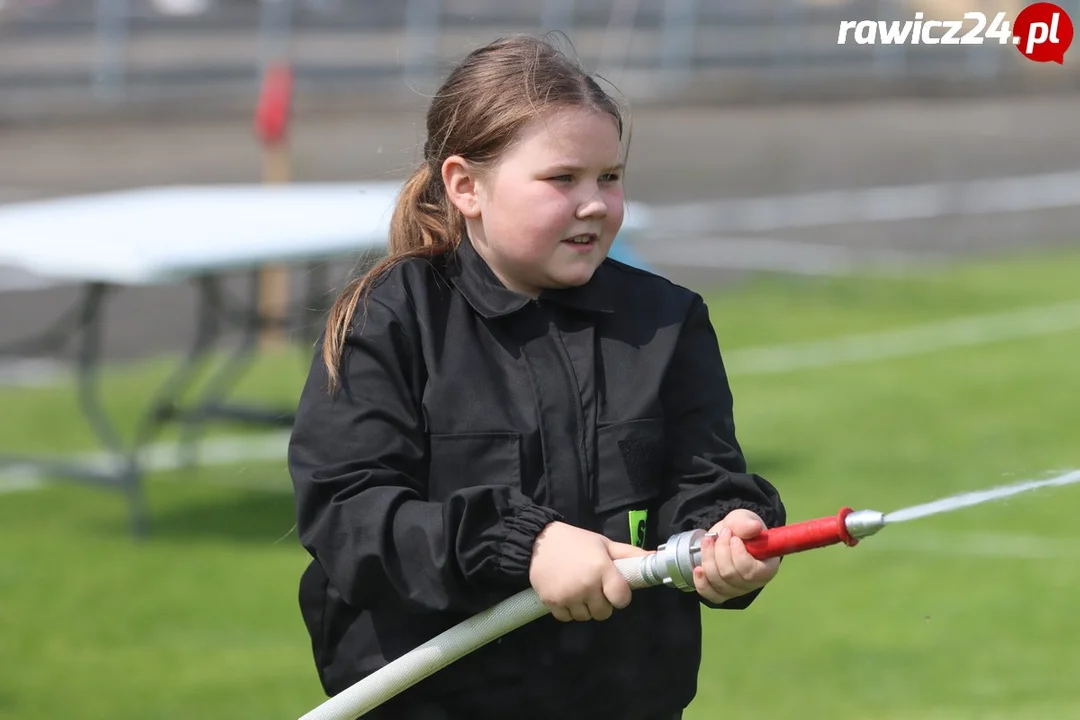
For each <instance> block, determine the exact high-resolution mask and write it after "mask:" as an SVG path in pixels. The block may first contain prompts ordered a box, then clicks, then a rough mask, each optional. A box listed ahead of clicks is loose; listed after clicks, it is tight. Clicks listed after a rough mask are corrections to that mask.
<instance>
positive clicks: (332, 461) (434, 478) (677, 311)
mask: <svg viewBox="0 0 1080 720" xmlns="http://www.w3.org/2000/svg"><path fill="white" fill-rule="evenodd" d="M365 307H366V310H365ZM342 375H343V386H342V388H341V389H340V390H339V391H338V393H337V394H336V396H333V397H332V396H331V395H330V394H329V393H328V391H327V375H326V372H325V370H324V369H323V367H322V361H321V358H320V352H316V353H315V359H314V362H313V364H312V367H311V372H310V376H309V378H308V381H307V385H306V387H305V388H304V390H303V394H302V397H301V399H300V403H299V408H298V413H297V417H296V424H295V426H294V430H293V435H292V440H291V443H290V449H289V466H290V471H291V474H292V478H293V482H294V488H295V492H296V500H297V513H298V515H297V517H298V533H299V537H300V540H301V542H302V544H303V546H304V547H305V548H306V549H307V550H308V551H309V552H310V553H311V555H312V556H313V558H314V560H313V562H312V563H311V564H310V566H309V568H308V569H307V571H306V572H305V573H304V575H303V577H302V578H301V582H300V606H301V611H302V615H303V618H304V621H305V623H306V625H307V627H308V630H309V632H310V633H311V638H312V646H313V651H314V656H315V663H316V666H317V668H318V671H319V676H320V679H321V680H322V683H323V687H324V689H325V691H326V692H327V693H328V694H331V695H333V694H336V693H338V692H340V691H342V690H344V689H345V688H347V687H348V686H350V685H351V684H353V683H354V682H356V681H357V680H359V679H360V678H362V677H364V676H365V675H367V674H369V673H371V672H372V671H374V670H376V669H377V668H379V667H381V666H383V665H385V664H386V663H387V662H389V661H391V660H393V659H395V658H397V657H400V656H401V655H403V654H405V653H406V652H408V651H409V650H411V649H413V648H414V647H416V646H417V645H419V644H421V643H422V642H424V641H426V640H428V639H430V638H431V637H433V636H434V635H436V634H437V633H439V632H441V631H443V630H446V629H448V628H449V627H451V626H452V625H454V624H456V623H458V622H460V621H462V620H464V619H466V618H468V617H470V616H471V615H473V614H475V613H477V612H479V611H481V610H483V609H485V608H487V607H490V606H491V605H493V604H495V603H497V602H499V601H500V600H502V599H504V598H506V597H509V596H510V595H511V594H513V593H515V592H517V591H519V590H523V589H526V588H528V587H529V560H530V555H531V551H532V544H533V541H534V539H535V537H536V535H537V534H538V533H539V532H540V530H541V529H542V528H543V527H544V526H545V525H546V524H548V523H550V522H552V521H554V520H559V519H561V520H563V521H565V522H568V523H572V524H574V525H577V526H580V527H584V528H587V529H590V530H594V531H597V532H602V533H604V534H606V535H607V536H608V537H609V538H611V539H613V540H617V541H620V542H631V540H632V538H631V519H634V520H638V519H640V518H641V517H642V515H641V513H639V512H635V513H634V514H631V511H641V510H647V511H648V513H647V515H646V521H645V528H644V538H643V539H644V543H645V546H646V547H649V548H655V547H656V545H657V544H658V543H661V542H663V541H664V540H666V539H667V538H668V537H670V536H671V535H672V534H674V533H676V532H680V531H683V530H689V529H693V528H708V527H709V526H711V525H712V524H713V523H715V522H717V521H718V520H720V519H721V518H722V517H723V516H724V515H725V514H726V513H728V512H730V511H731V510H732V509H735V508H748V509H751V510H753V511H754V512H757V513H758V514H759V515H761V516H762V518H763V519H764V520H765V522H766V524H768V525H769V526H770V527H773V526H776V525H781V524H783V523H784V522H785V511H784V507H783V505H782V504H781V502H780V499H779V497H778V495H777V493H776V490H775V489H774V488H773V487H772V486H771V485H770V484H769V483H767V482H766V481H764V480H763V479H762V478H760V477H759V476H757V475H753V474H748V473H747V470H746V465H745V462H744V459H743V456H742V454H741V450H740V448H739V445H738V443H737V441H736V439H735V428H734V423H733V420H732V398H731V393H730V390H729V387H728V383H727V378H726V375H725V372H724V368H723V365H722V362H721V357H720V352H719V349H718V347H717V340H716V336H715V334H714V331H713V327H712V325H711V324H710V322H709V316H708V313H707V310H706V307H705V305H704V303H703V302H702V299H701V297H700V296H698V295H697V294H695V293H693V292H691V291H689V290H687V289H685V288H682V287H679V286H677V285H675V284H673V283H671V282H669V281H667V280H665V279H663V278H661V277H658V276H656V275H652V274H650V273H647V272H644V271H641V270H638V269H635V268H632V267H629V266H626V265H623V264H621V263H619V262H616V261H614V260H610V259H609V260H607V261H605V262H604V263H603V265H602V266H601V267H600V268H599V269H598V270H597V272H596V273H595V275H594V277H593V279H592V280H591V281H590V282H589V283H588V284H587V285H584V286H582V287H579V288H574V289H570V290H560V291H546V292H544V293H543V294H542V295H541V297H540V299H539V300H532V299H530V298H527V297H525V296H522V295H520V294H517V293H514V292H512V291H510V290H507V289H506V288H505V287H504V286H503V285H502V284H501V283H500V282H499V281H498V279H497V278H496V277H495V275H494V273H492V271H491V270H490V268H489V267H488V266H487V264H486V263H485V262H484V261H483V259H482V258H481V257H480V256H479V255H478V254H477V253H476V251H475V249H474V248H473V247H472V246H471V245H470V243H469V241H468V240H467V239H466V240H465V241H463V243H462V245H461V247H460V249H459V250H458V251H457V252H456V253H455V254H453V255H451V256H450V257H448V258H446V259H440V260H436V261H431V262H429V261H425V260H408V261H405V262H403V263H401V264H399V265H397V266H395V268H394V269H393V270H392V271H391V272H390V273H389V274H388V275H386V276H384V278H383V279H382V280H381V281H380V282H378V283H377V284H376V285H375V286H374V289H373V291H372V293H371V294H370V296H369V297H368V299H367V301H366V306H365V305H362V306H361V307H359V308H358V309H357V312H356V318H355V320H354V325H353V331H352V333H351V334H350V336H349V337H348V340H347V344H346V351H345V358H344V366H343V373H342ZM634 530H635V532H634V534H635V535H637V532H638V530H637V528H635V529H634ZM755 595H756V593H754V594H751V595H748V596H745V597H743V598H737V599H735V600H733V601H730V602H729V603H726V604H725V605H724V607H731V608H743V607H746V606H747V605H748V604H749V603H750V602H751V601H752V600H753V598H754V596H755ZM701 602H704V601H701V599H700V597H699V596H698V595H696V594H695V593H682V592H679V591H677V590H672V589H667V588H649V589H646V590H639V591H636V592H635V594H634V598H633V601H632V602H631V604H630V606H629V607H628V608H626V609H624V610H617V611H616V612H615V614H614V616H613V617H612V618H611V619H609V620H607V621H604V622H588V623H581V622H573V623H560V622H558V621H556V620H555V619H554V618H552V617H551V616H547V617H544V618H542V619H540V620H537V621H535V622H533V623H530V624H528V625H526V626H524V627H522V628H520V629H518V630H515V631H514V632H512V633H510V634H508V635H506V636H504V637H503V638H502V639H501V640H500V641H498V642H494V643H491V644H490V645H488V646H486V647H484V648H481V649H480V650H478V651H476V652H474V653H472V654H470V655H467V656H466V657H465V658H463V659H461V660H459V661H458V662H456V663H453V664H452V665H450V666H449V667H447V668H445V669H444V670H442V671H440V672H438V673H435V674H434V675H433V676H431V677H430V678H428V679H427V680H425V681H423V682H422V683H420V684H418V685H416V686H414V687H413V688H412V689H410V690H407V691H406V692H405V693H403V694H402V695H400V696H398V698H397V699H396V700H395V701H393V702H391V703H389V704H387V705H385V706H383V708H381V709H380V710H377V711H375V712H373V713H372V714H370V715H368V717H370V718H380V719H381V718H383V717H386V718H408V717H410V716H412V715H416V716H419V714H418V713H419V711H416V713H414V712H413V710H412V709H410V708H415V707H416V704H417V703H422V702H425V701H430V702H433V703H434V704H436V705H438V706H440V707H442V708H444V709H445V711H446V712H447V713H448V714H447V715H446V717H449V718H453V719H454V720H456V719H457V718H469V719H470V720H483V719H484V718H509V717H514V718H524V719H528V718H534V717H535V718H551V717H558V718H561V719H562V720H571V719H573V718H590V720H591V719H594V718H607V717H611V718H620V719H621V720H633V719H634V718H639V717H642V718H644V717H649V716H650V715H653V714H658V713H671V712H677V711H678V710H679V709H681V708H683V707H685V706H686V705H688V704H689V703H690V701H691V699H692V698H693V696H694V694H695V691H696V681H697V673H698V665H699V661H700V643H701V627H700V603H701Z"/></svg>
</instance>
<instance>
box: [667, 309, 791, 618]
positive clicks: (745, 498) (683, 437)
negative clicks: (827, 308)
mask: <svg viewBox="0 0 1080 720" xmlns="http://www.w3.org/2000/svg"><path fill="white" fill-rule="evenodd" d="M662 398H663V403H664V413H665V416H666V417H667V429H666V430H667V438H668V457H669V463H670V464H669V466H668V476H667V485H666V487H667V490H666V493H665V498H664V501H663V503H662V505H661V507H660V513H659V530H660V533H661V534H660V537H665V538H666V537H670V536H671V535H673V534H675V533H679V532H684V531H687V530H694V529H696V528H702V529H708V528H710V527H712V526H713V525H715V524H716V523H717V522H719V521H720V520H722V519H723V518H724V516H725V515H727V514H728V513H730V512H731V511H732V510H735V509H737V508H745V509H747V510H750V511H752V512H754V513H757V515H758V516H760V517H761V519H762V520H763V521H764V522H765V524H766V525H767V526H768V527H776V526H779V525H783V524H784V523H785V522H786V520H787V515H786V511H785V508H784V505H783V503H782V502H781V500H780V496H779V493H778V492H777V490H776V488H774V487H773V486H772V485H771V484H770V483H769V482H768V481H766V480H765V479H764V478H762V477H760V476H758V475H754V474H751V473H748V472H747V468H746V460H745V459H744V457H743V454H742V449H741V448H740V447H739V443H738V441H737V440H736V438H735V421H734V418H733V408H732V406H733V401H732V395H731V389H730V386H729V385H728V379H727V373H726V372H725V370H724V364H723V360H722V358H721V356H720V349H719V346H718V343H717V339H716V332H715V330H714V329H713V326H712V323H711V322H710V321H709V313H708V309H707V308H706V306H705V303H704V302H703V301H702V300H701V297H700V296H697V295H695V296H694V301H693V304H692V306H691V308H690V310H689V312H688V315H687V318H686V321H685V323H684V325H683V327H682V330H681V334H680V337H679V340H678V343H677V346H676V349H675V353H674V355H673V357H672V360H671V363H670V365H669V367H668V370H667V374H666V377H665V380H664V385H663V388H662ZM759 593H760V590H759V591H755V592H753V593H750V594H747V595H744V596H742V597H738V598H733V599H731V600H729V601H728V602H726V603H724V604H722V605H719V606H717V605H715V604H713V603H711V602H708V601H706V600H704V599H702V602H703V603H704V604H705V605H707V606H708V607H721V608H726V609H742V608H745V607H747V606H748V605H750V603H751V602H752V601H753V600H754V598H755V597H756V596H757V595H758V594H759Z"/></svg>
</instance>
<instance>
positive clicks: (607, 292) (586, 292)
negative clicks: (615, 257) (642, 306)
mask: <svg viewBox="0 0 1080 720" xmlns="http://www.w3.org/2000/svg"><path fill="white" fill-rule="evenodd" d="M449 268H450V272H449V275H450V278H451V280H452V281H453V283H454V285H455V286H456V287H457V289H458V290H459V291H460V292H461V294H462V295H463V296H464V297H465V299H466V300H467V301H468V302H469V304H470V305H471V306H472V307H473V309H474V310H476V312H478V313H479V314H480V315H482V316H484V317H485V318H496V317H502V316H504V315H510V314H511V313H515V312H517V311H518V310H521V309H522V308H523V307H525V306H526V305H528V304H529V301H530V300H531V299H532V298H530V297H528V296H527V295H522V294H521V293H518V292H515V291H513V290H510V289H508V288H507V287H506V286H505V285H503V284H502V281H501V280H499V278H498V277H497V276H496V275H495V273H494V272H493V271H492V269H491V267H490V266H489V265H488V264H487V262H486V261H485V260H484V259H483V258H482V257H480V254H479V253H478V252H476V248H474V247H473V244H472V241H470V240H469V238H468V236H465V237H463V238H462V239H461V242H460V243H459V244H458V249H457V250H456V251H455V252H454V253H452V255H451V261H450V263H449ZM611 272H612V269H611V267H609V264H608V263H607V262H604V263H602V264H601V265H600V267H598V268H597V269H596V272H595V273H593V276H592V278H591V279H590V280H589V282H587V283H585V284H584V285H579V286H578V287H573V288H565V289H558V290H554V289H548V290H543V291H541V293H540V298H539V299H540V300H541V301H544V302H552V303H555V304H558V305H564V306H566V307H570V308H574V309H577V310H584V311H586V312H595V313H610V312H614V310H615V304H614V300H613V298H612V291H611V290H612V289H611V282H612V278H611Z"/></svg>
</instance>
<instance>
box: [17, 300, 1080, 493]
mask: <svg viewBox="0 0 1080 720" xmlns="http://www.w3.org/2000/svg"><path fill="white" fill-rule="evenodd" d="M1076 329H1080V302H1071V303H1063V304H1057V305H1044V306H1039V307H1034V308H1028V309H1025V310H1019V311H1012V312H1005V313H997V314H988V315H975V316H971V317H967V318H959V319H954V320H946V321H942V322H937V323H928V324H924V325H915V326H912V327H909V328H905V329H901V330H891V331H885V332H879V333H867V334H861V335H849V336H845V337H839V338H834V339H831V340H821V341H815V342H806V343H793V344H785V345H769V346H764V347H757V348H742V349H737V350H732V351H729V352H727V353H725V357H726V360H725V363H726V366H727V371H728V373H729V374H730V375H733V376H734V375H769V374H779V373H784V372H792V371H796V370H803V369H810V368H829V367H835V366H838V365H844V364H850V363H856V362H871V361H875V360H883V359H889V358H897V357H910V356H913V355H924V354H929V353H932V352H936V351H939V350H947V349H951V348H956V347H970V346H975V345H984V344H988V343H993V342H1001V341H1005V340H1014V339H1018V338H1023V337H1034V336H1038V335H1048V334H1051V333H1056V332H1065V331H1069V330H1076ZM287 442H288V434H287V433H280V434H274V435H256V436H227V437H217V438H211V439H208V440H203V441H201V442H200V443H199V444H198V448H197V452H198V459H199V463H200V464H202V465H227V464H236V463H242V462H253V461H264V460H265V461H272V460H283V459H284V457H285V448H286V445H287ZM77 459H78V460H80V461H86V462H88V463H95V464H97V465H99V466H101V465H105V464H107V463H108V462H109V458H108V456H107V455H105V454H103V453H100V452H95V453H90V454H87V455H82V456H78V458H77ZM180 461H181V457H180V452H179V448H178V446H177V445H176V444H175V443H162V444H156V445H150V446H147V447H146V448H145V449H144V452H143V467H145V468H146V469H148V470H151V471H153V470H172V469H177V468H179V467H181V462H180ZM41 483H42V480H41V479H40V478H38V477H37V475H36V474H35V473H34V472H33V471H32V470H31V469H30V468H11V467H9V468H6V469H2V470H0V493H2V492H13V491H16V490H25V489H29V488H32V487H37V486H39V485H40V484H41Z"/></svg>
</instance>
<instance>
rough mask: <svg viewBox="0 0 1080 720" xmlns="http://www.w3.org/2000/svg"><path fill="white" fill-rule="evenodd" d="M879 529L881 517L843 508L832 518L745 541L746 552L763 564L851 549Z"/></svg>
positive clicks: (872, 513) (782, 528) (882, 519)
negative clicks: (813, 552) (837, 548)
mask: <svg viewBox="0 0 1080 720" xmlns="http://www.w3.org/2000/svg"><path fill="white" fill-rule="evenodd" d="M883 527H885V516H884V515H883V514H882V513H879V512H878V511H876V510H859V511H857V512H856V511H854V510H852V509H851V508H848V507H845V508H842V509H841V510H840V512H839V513H837V514H836V515H831V516H829V517H824V518H819V519H817V520H807V521H805V522H801V523H795V524H793V525H784V526H782V527H776V528H770V529H768V530H765V531H764V532H762V533H761V534H760V535H758V536H757V537H756V538H754V539H752V540H747V541H746V549H747V550H749V551H750V554H751V555H753V556H754V557H756V558H757V559H758V560H765V559H767V558H772V557H780V556H781V555H791V554H793V553H797V552H803V551H804V550H812V549H814V548H819V547H825V546H826V545H835V544H837V543H844V544H845V545H848V546H854V545H856V544H858V542H859V541H860V540H862V539H863V538H865V537H869V536H871V535H873V534H874V533H876V532H877V531H878V530H880V529H881V528H883Z"/></svg>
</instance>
